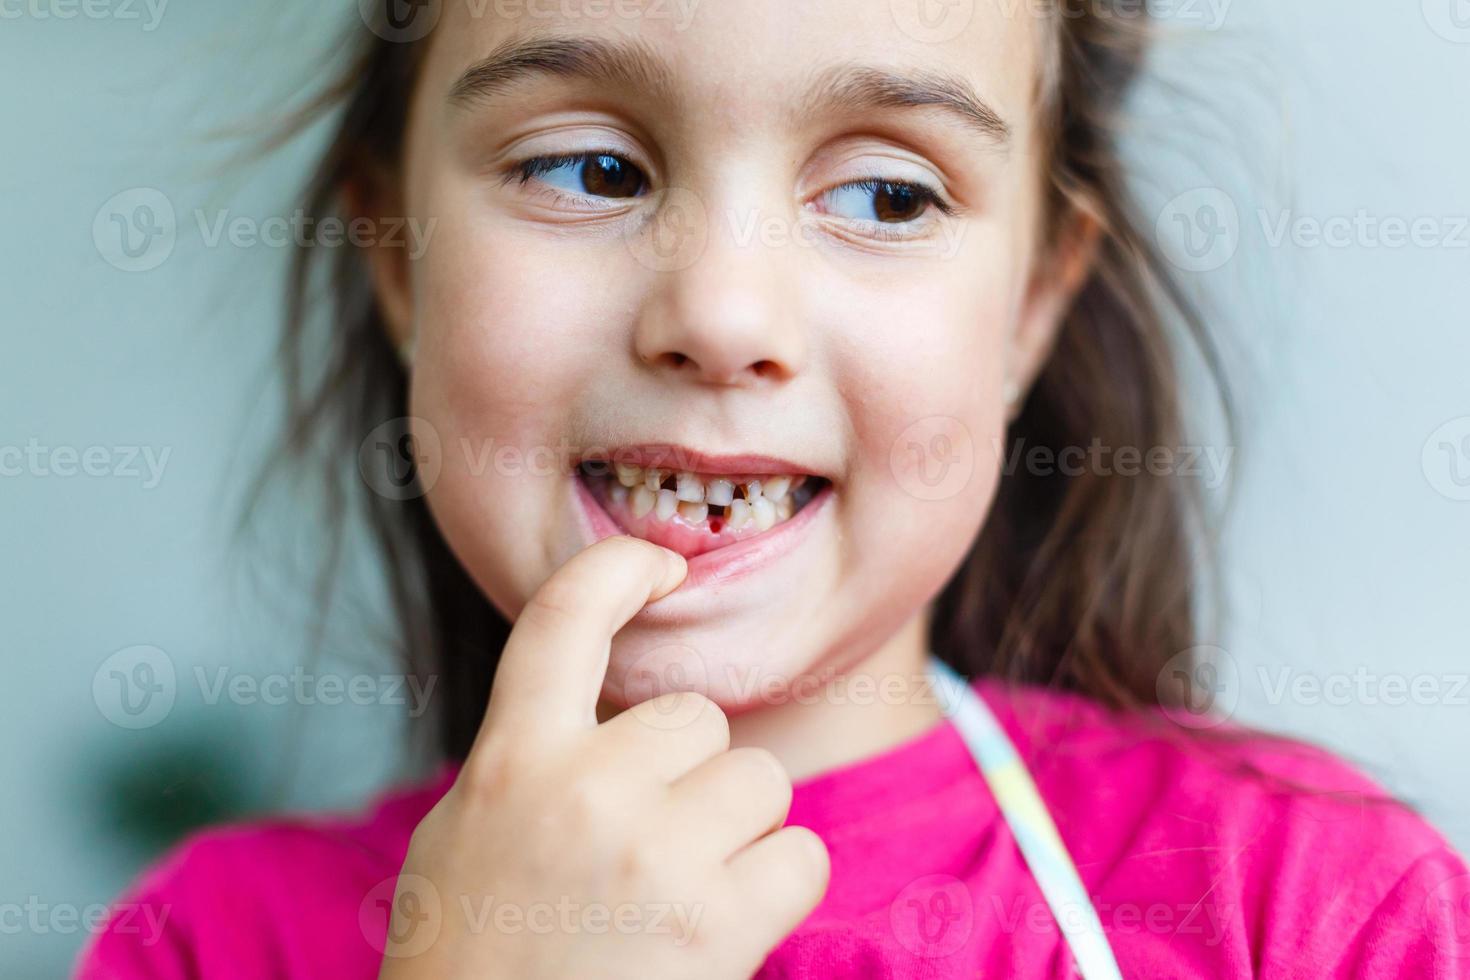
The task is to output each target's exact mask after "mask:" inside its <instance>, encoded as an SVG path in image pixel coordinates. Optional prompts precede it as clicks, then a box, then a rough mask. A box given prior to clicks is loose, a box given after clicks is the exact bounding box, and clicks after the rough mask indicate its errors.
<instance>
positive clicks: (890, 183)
mask: <svg viewBox="0 0 1470 980" xmlns="http://www.w3.org/2000/svg"><path fill="white" fill-rule="evenodd" d="M602 156H609V157H614V158H616V159H618V160H620V161H622V162H624V163H627V164H628V165H629V166H631V167H634V168H635V169H637V164H634V163H632V162H631V161H629V160H628V159H627V158H626V157H624V156H623V155H622V154H620V153H618V152H617V151H615V150H607V149H602V150H586V151H583V152H579V153H557V154H547V155H543V156H534V157H528V158H527V159H525V160H520V161H518V162H516V163H513V164H511V165H510V166H509V168H508V170H507V173H506V175H505V180H504V182H505V183H509V182H510V181H512V180H514V181H516V182H517V183H518V184H520V185H521V186H522V187H524V186H525V185H526V184H528V183H530V182H531V181H532V180H534V179H535V178H537V177H540V176H544V175H545V174H548V173H551V172H552V171H555V170H559V169H561V168H562V167H565V166H569V165H571V164H577V163H585V162H586V161H588V160H591V159H595V158H597V157H602ZM639 172H640V173H641V172H642V171H641V169H640V170H639ZM885 187H901V188H905V189H907V190H910V191H912V192H913V193H914V194H916V195H917V196H918V198H919V199H920V200H921V201H922V202H923V203H924V204H926V205H929V206H932V207H933V208H934V209H935V210H936V211H938V212H939V213H940V214H942V215H945V216H946V217H949V216H951V215H953V214H954V213H955V207H954V205H952V204H950V203H949V202H948V201H946V200H945V199H944V198H943V197H942V196H941V195H940V193H939V192H938V191H936V190H934V189H933V188H931V187H929V186H928V185H926V184H921V183H917V182H915V181H906V180H893V179H890V178H887V177H879V176H872V177H862V178H859V179H857V180H850V181H848V182H847V183H844V184H838V185H837V186H836V187H832V188H829V189H828V190H827V191H825V192H823V195H824V196H825V195H827V194H832V193H835V192H836V191H842V190H854V189H856V190H861V191H867V192H869V193H877V192H878V191H879V190H882V189H883V188H885ZM544 193H546V194H549V195H551V196H552V197H553V198H555V199H557V200H559V201H563V202H568V203H573V204H576V203H584V202H585V201H586V200H587V198H586V197H584V196H580V195H570V194H567V193H565V192H564V191H562V190H560V189H558V188H555V187H549V186H548V187H546V188H545V189H544ZM593 199H594V200H596V198H593ZM625 200H626V199H625ZM920 217H922V213H921V214H920ZM913 220H914V221H918V220H919V218H915V219H913ZM859 223H860V224H862V225H865V226H869V227H872V228H874V229H875V230H876V232H877V234H878V235H879V236H880V237H891V238H895V239H897V238H903V237H906V236H905V235H904V234H903V233H902V232H900V231H899V230H898V229H899V228H900V227H902V226H903V225H905V224H908V222H882V221H861V222H859Z"/></svg>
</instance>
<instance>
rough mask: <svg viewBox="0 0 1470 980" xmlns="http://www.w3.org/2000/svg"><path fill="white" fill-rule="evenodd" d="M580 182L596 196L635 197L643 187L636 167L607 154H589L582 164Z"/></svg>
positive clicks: (641, 176)
mask: <svg viewBox="0 0 1470 980" xmlns="http://www.w3.org/2000/svg"><path fill="white" fill-rule="evenodd" d="M582 184H583V186H584V187H586V189H587V193H588V194H593V195H596V196H597V197H637V196H638V192H639V191H641V190H642V189H643V174H641V173H639V172H638V168H637V167H635V166H633V165H632V164H631V163H628V162H627V161H626V160H620V159H618V158H617V157H615V156H610V155H608V154H599V155H597V156H595V157H593V156H589V157H588V158H587V162H586V163H584V164H583V165H582Z"/></svg>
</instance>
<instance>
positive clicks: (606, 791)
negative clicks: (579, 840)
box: [564, 776, 617, 831]
mask: <svg viewBox="0 0 1470 980" xmlns="http://www.w3.org/2000/svg"><path fill="white" fill-rule="evenodd" d="M565 792H566V799H565V808H564V817H565V818H566V819H567V820H568V821H569V822H570V823H571V824H572V825H573V829H575V830H578V831H581V830H585V829H587V828H589V827H596V826H598V825H600V824H601V823H603V822H604V821H606V820H608V819H610V818H611V817H612V815H613V814H614V813H615V812H616V810H617V806H616V803H617V801H616V799H615V798H614V795H613V793H612V791H611V788H610V787H608V786H607V784H606V783H605V782H604V781H603V780H600V779H597V778H595V777H591V776H582V777H580V778H578V779H574V780H573V781H572V782H571V783H569V784H568V785H567V787H566V790H565Z"/></svg>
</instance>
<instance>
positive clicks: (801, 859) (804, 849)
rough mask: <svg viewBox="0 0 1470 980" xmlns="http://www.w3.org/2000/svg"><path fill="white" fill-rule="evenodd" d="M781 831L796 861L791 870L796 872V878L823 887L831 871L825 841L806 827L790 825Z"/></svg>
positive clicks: (830, 860) (830, 861) (830, 862)
mask: <svg viewBox="0 0 1470 980" xmlns="http://www.w3.org/2000/svg"><path fill="white" fill-rule="evenodd" d="M782 833H784V834H786V835H787V837H788V842H789V845H790V848H791V851H792V853H793V857H794V861H795V862H796V863H795V865H794V866H793V871H794V872H796V877H797V880H798V881H799V882H802V883H811V884H812V885H814V886H821V887H825V886H826V883H827V878H828V876H829V875H830V874H831V873H832V859H831V856H830V855H829V854H828V853H827V845H826V843H825V842H824V841H823V840H822V838H820V837H818V836H817V833H816V831H814V830H812V829H810V828H808V827H801V826H791V827H787V828H785V829H784V830H782Z"/></svg>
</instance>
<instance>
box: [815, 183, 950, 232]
mask: <svg viewBox="0 0 1470 980" xmlns="http://www.w3.org/2000/svg"><path fill="white" fill-rule="evenodd" d="M931 207H932V208H934V209H936V210H937V211H939V212H941V213H942V214H952V213H953V212H954V208H952V207H951V206H949V205H948V204H946V203H945V202H944V201H943V199H941V198H940V196H939V194H938V192H936V191H933V190H931V189H929V188H928V187H926V186H924V185H923V184H916V183H911V182H906V181H901V180H882V179H879V178H870V179H867V180H857V181H853V182H852V183H850V184H843V185H842V186H841V187H838V188H836V189H834V190H831V191H828V192H827V194H826V195H825V197H824V210H826V211H827V212H828V213H829V214H836V215H841V216H843V217H846V218H851V219H853V220H854V221H865V222H877V223H879V224H886V225H903V224H910V223H913V222H915V221H917V220H918V219H920V218H922V217H923V216H924V215H925V213H926V212H928V210H929V209H930V208H931Z"/></svg>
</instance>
